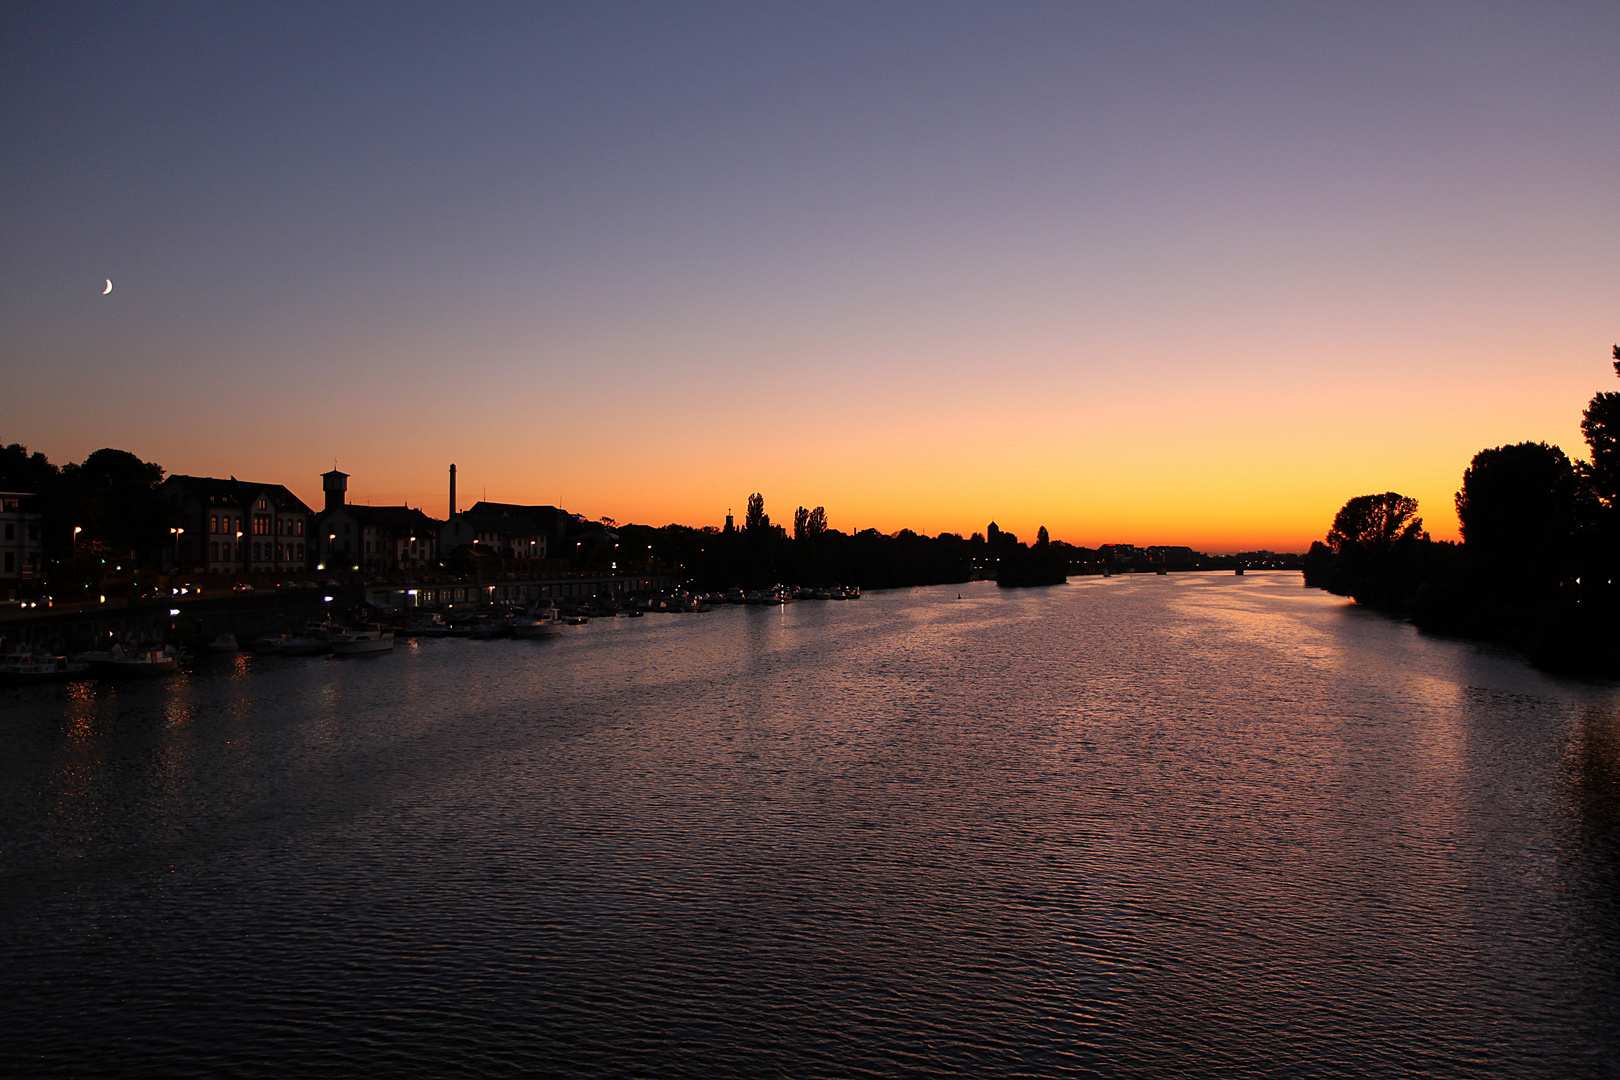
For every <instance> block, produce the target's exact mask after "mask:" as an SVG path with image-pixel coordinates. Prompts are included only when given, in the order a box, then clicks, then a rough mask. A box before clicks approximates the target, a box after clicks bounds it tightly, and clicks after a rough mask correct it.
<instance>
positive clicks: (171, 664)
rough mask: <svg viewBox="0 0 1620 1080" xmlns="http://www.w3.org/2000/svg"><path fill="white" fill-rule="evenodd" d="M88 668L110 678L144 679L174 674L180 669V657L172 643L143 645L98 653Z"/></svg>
mask: <svg viewBox="0 0 1620 1080" xmlns="http://www.w3.org/2000/svg"><path fill="white" fill-rule="evenodd" d="M90 668H91V670H92V671H94V672H95V673H96V674H97V675H102V676H105V677H107V678H110V679H146V678H152V677H153V676H157V675H172V674H174V673H175V672H176V671H178V670H180V658H179V657H178V656H176V655H175V652H174V646H172V645H143V646H141V647H139V648H134V649H123V648H116V649H113V650H112V651H111V652H110V653H102V654H99V655H97V656H96V658H95V659H94V660H92V661H91V662H90Z"/></svg>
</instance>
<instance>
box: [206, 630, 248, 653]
mask: <svg viewBox="0 0 1620 1080" xmlns="http://www.w3.org/2000/svg"><path fill="white" fill-rule="evenodd" d="M241 648H242V646H240V645H239V644H237V641H236V635H235V634H221V635H219V637H217V638H215V639H214V640H213V641H210V642H209V643H208V651H209V652H223V653H233V652H240V651H241Z"/></svg>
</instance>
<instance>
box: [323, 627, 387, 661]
mask: <svg viewBox="0 0 1620 1080" xmlns="http://www.w3.org/2000/svg"><path fill="white" fill-rule="evenodd" d="M328 644H329V645H330V646H331V647H332V651H333V652H334V653H336V654H337V655H339V656H363V655H365V654H367V653H380V652H388V651H389V650H390V649H392V648H393V647H394V632H393V631H392V630H383V629H380V628H378V627H368V628H366V629H364V630H345V631H343V632H342V633H340V634H333V635H332V636H331V638H330V639H328Z"/></svg>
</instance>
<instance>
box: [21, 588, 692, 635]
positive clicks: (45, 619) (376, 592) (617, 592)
mask: <svg viewBox="0 0 1620 1080" xmlns="http://www.w3.org/2000/svg"><path fill="white" fill-rule="evenodd" d="M672 584H673V579H672V578H670V577H669V576H668V575H663V574H637V575H626V574H599V575H592V574H577V573H576V574H570V575H563V576H551V577H524V578H518V577H512V578H501V579H498V580H490V579H485V580H482V581H479V580H461V581H458V580H453V579H448V578H445V577H442V576H441V577H425V578H423V579H421V580H419V581H412V580H400V581H389V582H371V583H369V584H363V583H361V582H357V581H353V580H351V581H346V582H343V583H339V584H332V583H327V584H325V585H322V586H320V587H317V588H283V589H273V590H265V591H259V592H245V591H231V592H220V593H213V594H204V595H200V596H199V595H171V596H168V597H161V598H141V599H127V600H126V599H111V600H108V601H105V602H81V603H73V604H58V605H56V606H53V607H48V608H20V607H9V606H8V607H3V608H0V653H3V652H9V651H11V650H14V649H37V650H40V651H54V652H81V651H83V650H86V649H94V648H103V647H106V646H107V645H110V644H112V643H114V642H119V643H124V644H134V643H138V642H147V641H173V642H178V643H181V644H201V643H206V642H208V641H211V640H213V639H214V638H215V637H218V636H219V635H221V634H235V635H236V636H237V637H238V638H239V639H241V640H243V641H244V642H245V641H246V640H248V639H251V638H253V637H258V636H259V635H261V634H273V633H279V632H281V631H285V630H295V629H297V628H298V627H300V626H303V625H304V624H306V623H311V622H320V621H323V620H325V619H327V618H335V619H338V620H340V621H346V620H349V619H351V618H354V617H357V616H364V614H365V613H366V612H367V611H370V612H376V611H378V610H379V609H383V608H392V609H396V610H400V611H406V610H411V609H420V608H431V609H434V610H440V611H449V612H452V613H460V612H468V613H471V612H476V611H479V610H487V609H489V608H492V607H496V606H499V605H507V604H532V603H536V602H538V601H541V600H553V601H556V602H558V603H561V604H564V605H566V604H567V603H568V602H569V601H578V602H582V603H583V602H585V601H588V600H590V599H592V598H626V597H630V596H637V595H643V594H647V593H656V592H660V591H663V590H667V589H669V588H670V587H671V585H672Z"/></svg>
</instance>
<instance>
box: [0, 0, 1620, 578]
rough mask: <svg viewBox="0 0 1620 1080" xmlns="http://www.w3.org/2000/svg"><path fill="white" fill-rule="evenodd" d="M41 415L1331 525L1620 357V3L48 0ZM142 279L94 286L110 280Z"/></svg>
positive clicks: (347, 467) (38, 132)
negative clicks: (145, 0)
mask: <svg viewBox="0 0 1620 1080" xmlns="http://www.w3.org/2000/svg"><path fill="white" fill-rule="evenodd" d="M0 54H3V61H4V62H3V63H0V93H3V95H4V100H5V102H6V103H7V106H6V108H5V109H4V110H0V132H3V136H0V147H3V156H0V195H3V199H4V207H5V210H4V213H3V214H0V249H3V250H4V251H5V258H4V259H3V261H0V374H3V381H0V441H4V442H7V443H9V442H21V443H24V444H26V445H28V446H29V447H30V448H31V449H34V450H43V451H44V452H45V453H46V454H48V455H49V456H50V457H51V458H52V460H55V461H59V462H60V461H66V460H78V459H80V458H82V457H83V456H84V455H85V454H87V453H89V452H90V451H92V450H94V449H96V448H98V447H101V446H114V447H118V448H122V449H127V450H131V451H133V452H135V453H137V454H139V455H140V456H141V457H143V458H146V459H148V460H152V461H157V462H159V463H160V464H162V465H163V466H164V467H165V468H167V469H168V470H170V471H171V472H182V473H194V474H202V475H214V476H227V475H236V476H239V477H242V478H244V479H253V480H262V481H267V482H274V483H285V484H287V485H288V486H289V487H291V488H292V489H293V490H294V491H295V492H297V493H298V494H299V495H301V496H302V497H303V498H304V499H305V500H306V501H309V502H311V503H312V504H314V503H316V502H317V501H318V499H319V496H320V481H319V474H320V473H321V472H322V471H324V470H326V469H328V468H331V467H332V464H333V462H334V461H335V462H336V463H337V464H338V465H339V466H340V467H341V468H342V469H343V470H344V471H346V472H348V473H350V474H351V476H352V478H351V480H350V493H351V498H353V499H354V500H355V501H359V502H364V501H367V500H368V499H369V500H371V501H372V502H376V503H397V502H400V501H408V502H409V503H410V504H411V505H413V506H417V505H420V506H422V507H423V508H425V509H426V510H428V511H429V512H430V513H433V514H434V515H435V516H441V517H442V516H443V515H444V513H445V510H446V506H445V473H446V469H447V467H448V465H449V464H450V463H451V462H455V463H456V464H457V465H458V466H459V476H460V482H461V494H462V503H463V504H464V505H466V504H469V503H470V502H472V501H473V500H475V499H477V498H479V497H481V496H482V495H483V494H484V492H485V491H486V490H487V493H488V496H489V497H490V498H492V499H500V500H503V501H510V502H560V503H561V504H562V505H564V506H566V507H567V508H569V509H571V510H575V511H578V512H581V513H585V514H588V515H591V516H593V517H594V516H599V515H611V516H613V517H615V518H617V519H618V520H620V521H637V522H642V523H646V524H653V525H662V524H665V523H668V522H681V523H686V524H693V525H704V524H718V523H719V522H720V521H721V520H722V519H723V517H724V515H725V513H726V510H727V508H728V507H731V508H735V509H736V511H737V513H738V514H739V515H740V514H741V512H742V508H743V504H744V501H745V499H746V497H747V495H748V493H749V492H751V491H761V492H763V493H764V494H765V497H766V506H767V509H768V510H770V511H771V512H772V513H773V515H774V516H775V517H777V518H778V520H788V519H790V517H791V513H792V509H793V507H794V506H795V505H798V504H804V505H808V506H815V505H824V506H826V508H827V511H828V516H829V519H830V522H831V524H832V525H833V527H835V528H840V529H852V528H866V527H876V528H879V529H882V530H884V531H886V532H887V531H892V530H894V529H898V528H901V527H910V528H914V529H917V530H919V531H923V532H929V533H934V532H939V531H942V530H951V531H959V532H963V533H966V532H970V531H973V530H982V529H983V528H984V526H985V524H986V523H987V522H989V521H990V520H992V519H994V520H996V521H997V522H999V523H1000V524H1001V526H1002V527H1003V528H1007V529H1011V530H1013V531H1015V532H1017V533H1019V534H1020V535H1022V536H1024V537H1025V538H1030V537H1032V536H1033V534H1034V532H1035V530H1036V528H1037V527H1038V526H1040V525H1043V524H1044V525H1046V526H1047V527H1048V528H1049V529H1050V530H1051V532H1052V535H1053V536H1054V537H1055V538H1059V539H1065V540H1070V541H1072V542H1075V543H1080V544H1086V545H1096V544H1101V543H1111V542H1128V543H1136V544H1142V545H1147V544H1190V545H1192V546H1194V547H1199V548H1203V549H1206V550H1216V551H1226V550H1234V549H1240V548H1253V547H1268V548H1271V549H1273V550H1303V549H1304V548H1305V547H1306V546H1308V545H1309V543H1310V541H1311V540H1312V539H1316V538H1319V537H1320V536H1321V535H1322V534H1323V533H1324V532H1325V531H1326V529H1327V527H1328V524H1329V522H1330V520H1331V518H1332V515H1333V512H1334V511H1335V510H1336V509H1337V508H1338V507H1339V506H1340V505H1341V504H1342V503H1343V502H1344V501H1345V499H1346V498H1348V497H1350V496H1353V495H1358V494H1363V493H1367V492H1376V491H1384V490H1389V489H1394V490H1398V491H1401V492H1403V493H1406V494H1409V495H1414V496H1416V497H1418V499H1419V500H1420V502H1421V504H1422V512H1423V514H1424V517H1425V519H1426V520H1427V522H1428V524H1429V526H1430V528H1431V530H1432V531H1433V532H1434V534H1435V535H1436V536H1437V537H1454V536H1455V530H1456V521H1455V517H1454V515H1453V513H1452V509H1451V496H1452V493H1453V492H1454V491H1455V490H1456V488H1457V487H1458V484H1459V482H1460V478H1461V474H1462V471H1463V469H1464V467H1465V466H1466V465H1467V464H1468V461H1469V459H1470V457H1471V456H1472V455H1473V454H1474V453H1475V452H1476V451H1477V450H1480V449H1482V448H1484V447H1488V446H1495V445H1498V444H1501V443H1507V442H1516V441H1520V440H1524V439H1533V440H1539V439H1545V440H1547V441H1550V442H1556V443H1558V444H1560V445H1562V446H1563V447H1564V448H1565V449H1566V450H1568V451H1569V452H1570V453H1571V454H1572V455H1577V456H1578V455H1580V454H1582V453H1584V446H1583V444H1582V443H1581V440H1580V434H1579V426H1578V425H1579V420H1580V412H1581V409H1582V408H1583V407H1584V405H1585V403H1586V401H1587V400H1588V399H1589V398H1590V397H1591V395H1592V394H1593V393H1594V392H1595V391H1597V390H1600V389H1602V390H1607V389H1620V383H1617V382H1616V381H1615V379H1614V377H1613V373H1612V371H1611V370H1610V367H1609V350H1610V347H1611V345H1612V344H1613V343H1614V342H1615V340H1617V339H1620V258H1617V255H1616V253H1617V251H1620V242H1617V241H1620V62H1617V60H1616V58H1617V57H1620V5H1614V4H1591V5H1579V4H1562V5H1542V4H1519V5H1509V4H1484V3H1468V4H1440V3H1436V4H1390V5H1376V4H1364V5H1347V6H1338V5H1331V6H1330V5H1297V4H1218V5H1216V4H1209V5H1191V4H1165V5H1153V4H1131V5H1060V4H1039V5H1037V4H1022V5H1002V4H951V3H928V4H907V3H885V4H834V3H812V4H781V5H775V4H761V3H747V4H736V5H727V4H714V3H705V4H698V5H686V6H684V7H679V6H673V5H661V4H627V5H621V4H608V3H591V4H578V5H557V6H540V5H533V4H520V5H510V6H503V5H496V4H480V5H471V6H455V5H442V6H441V5H405V4H383V5H363V4H345V5H325V4H318V5H308V6H300V5H290V4H287V5H275V6H265V5H251V4H242V5H229V4H217V3H211V4H207V5H188V4H179V5H112V4H107V5H103V4H11V5H7V7H6V9H5V11H4V13H3V14H0ZM104 278H111V279H112V280H113V282H114V283H115V289H114V291H113V293H112V294H111V295H110V296H102V295H100V293H101V290H102V288H103V279H104Z"/></svg>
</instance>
